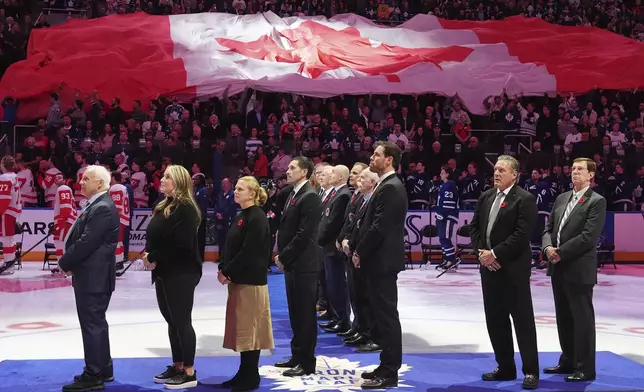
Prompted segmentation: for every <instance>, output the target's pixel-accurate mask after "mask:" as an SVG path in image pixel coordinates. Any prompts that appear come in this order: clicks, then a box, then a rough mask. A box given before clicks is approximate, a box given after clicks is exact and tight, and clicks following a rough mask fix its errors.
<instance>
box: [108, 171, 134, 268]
mask: <svg viewBox="0 0 644 392" xmlns="http://www.w3.org/2000/svg"><path fill="white" fill-rule="evenodd" d="M122 180H123V177H122V174H121V172H120V171H113V172H112V184H111V185H112V186H110V196H111V197H112V201H114V205H115V206H116V210H117V211H118V212H119V217H120V220H121V230H120V231H119V242H118V245H117V246H116V260H117V269H121V268H122V267H123V261H122V260H127V258H128V255H126V254H124V248H123V233H124V232H125V227H126V226H130V198H129V196H128V194H127V188H126V187H125V185H123V184H122V183H121V182H122Z"/></svg>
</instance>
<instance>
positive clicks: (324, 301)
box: [316, 248, 331, 310]
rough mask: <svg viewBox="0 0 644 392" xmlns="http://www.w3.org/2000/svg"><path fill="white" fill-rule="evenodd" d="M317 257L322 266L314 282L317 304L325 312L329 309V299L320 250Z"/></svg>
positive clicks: (321, 251)
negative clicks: (324, 309)
mask: <svg viewBox="0 0 644 392" xmlns="http://www.w3.org/2000/svg"><path fill="white" fill-rule="evenodd" d="M318 255H319V257H320V265H321V266H322V270H321V271H320V273H319V274H318V280H317V282H316V286H317V303H318V305H320V306H321V307H323V308H326V309H327V310H331V309H329V297H328V295H327V288H326V271H325V268H324V251H323V250H322V249H321V248H320V250H319V252H318Z"/></svg>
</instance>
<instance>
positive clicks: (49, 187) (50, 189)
mask: <svg viewBox="0 0 644 392" xmlns="http://www.w3.org/2000/svg"><path fill="white" fill-rule="evenodd" d="M59 174H62V173H61V172H60V170H58V169H56V168H55V167H52V168H51V169H49V170H47V172H45V178H43V180H42V184H40V187H41V188H42V189H43V190H44V191H45V203H53V202H54V201H55V200H56V189H58V185H56V176H57V175H59Z"/></svg>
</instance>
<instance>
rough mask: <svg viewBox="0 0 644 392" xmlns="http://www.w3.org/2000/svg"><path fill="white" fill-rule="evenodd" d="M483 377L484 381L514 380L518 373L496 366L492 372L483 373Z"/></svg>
mask: <svg viewBox="0 0 644 392" xmlns="http://www.w3.org/2000/svg"><path fill="white" fill-rule="evenodd" d="M481 379H482V380H483V381H512V380H516V379H517V373H516V371H515V372H514V373H512V372H508V371H501V370H500V369H499V368H496V369H494V371H493V372H491V373H483V375H482V376H481Z"/></svg>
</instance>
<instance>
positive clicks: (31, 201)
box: [16, 159, 38, 207]
mask: <svg viewBox="0 0 644 392" xmlns="http://www.w3.org/2000/svg"><path fill="white" fill-rule="evenodd" d="M16 171H17V173H16V176H17V178H18V183H19V184H20V200H22V206H23V207H36V206H37V205H38V195H37V193H36V188H35V187H34V184H35V183H34V175H33V173H32V172H31V170H30V169H29V168H28V167H27V165H26V164H25V162H23V161H22V160H20V159H16Z"/></svg>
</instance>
